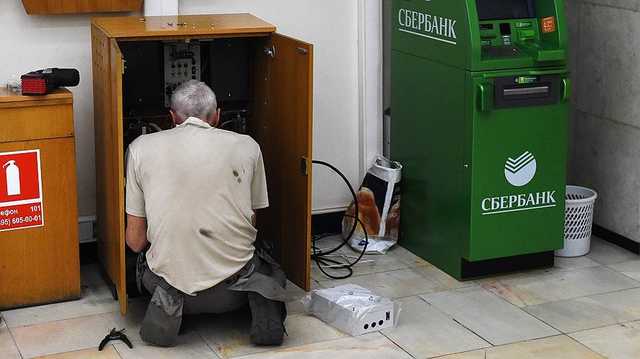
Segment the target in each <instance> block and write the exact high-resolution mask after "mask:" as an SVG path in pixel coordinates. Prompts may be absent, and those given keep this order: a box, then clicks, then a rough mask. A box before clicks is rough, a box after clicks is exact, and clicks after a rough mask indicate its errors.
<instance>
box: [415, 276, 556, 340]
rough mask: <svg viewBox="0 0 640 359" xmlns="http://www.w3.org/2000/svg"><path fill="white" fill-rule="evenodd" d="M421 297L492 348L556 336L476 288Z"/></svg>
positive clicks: (490, 294) (519, 312) (531, 319)
mask: <svg viewBox="0 0 640 359" xmlns="http://www.w3.org/2000/svg"><path fill="white" fill-rule="evenodd" d="M421 297H422V298H424V299H425V300H426V301H427V302H428V303H430V304H432V305H433V306H435V307H436V308H438V309H439V310H441V311H443V312H444V313H446V314H448V315H449V316H451V317H453V318H454V319H455V320H456V321H458V322H460V323H461V324H462V325H464V326H465V327H466V328H468V329H469V330H471V331H473V332H474V333H476V334H477V335H479V336H480V337H482V338H483V339H484V340H486V341H488V342H490V343H491V344H493V345H501V344H507V343H513V342H517V341H521V340H529V339H537V338H542V337H547V336H552V335H556V334H558V332H557V331H556V330H555V329H553V328H551V327H549V326H548V325H546V324H544V323H543V322H541V321H539V320H538V319H535V318H534V317H532V316H531V315H529V314H527V313H525V312H524V311H522V310H521V309H519V308H517V307H515V306H514V305H512V304H510V303H508V302H507V301H505V300H503V299H502V298H499V297H498V296H496V295H494V294H493V293H490V292H488V291H486V290H484V289H482V288H480V287H471V288H462V289H458V290H453V291H448V292H441V293H433V294H428V295H422V296H421Z"/></svg>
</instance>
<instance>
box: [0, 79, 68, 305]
mask: <svg viewBox="0 0 640 359" xmlns="http://www.w3.org/2000/svg"><path fill="white" fill-rule="evenodd" d="M0 126H2V130H0V159H1V160H0V162H2V163H0V176H2V178H0V309H8V308H15V307H21V306H27V305H35V304H44V303H50V302H57V301H62V300H70V299H75V298H78V297H79V296H80V264H79V253H78V210H77V194H76V165H75V141H74V131H73V97H72V95H71V93H70V92H69V91H68V90H65V89H61V90H57V91H55V92H54V93H52V94H50V95H47V96H35V97H34V96H30V97H27V96H21V95H17V94H14V93H11V92H7V91H6V90H4V89H0ZM25 151H26V152H30V153H34V152H36V151H37V153H38V155H34V161H35V162H34V163H36V164H35V165H34V166H35V167H34V168H39V171H38V170H35V171H33V170H31V171H30V170H29V168H28V167H27V166H25V165H24V163H25V162H20V161H18V165H17V166H16V167H17V169H16V172H18V174H19V175H18V176H16V177H14V179H15V178H17V180H16V182H17V183H19V184H20V186H19V187H20V189H19V190H17V191H15V192H13V191H11V192H12V193H9V192H10V190H9V187H10V186H9V185H8V184H7V183H9V181H10V180H9V172H8V171H7V166H6V162H9V161H11V160H17V159H18V157H17V156H18V155H24V154H25ZM38 157H39V159H38ZM38 172H39V177H40V179H41V181H38ZM38 182H40V184H39V186H40V188H39V191H38V189H36V192H35V193H36V195H35V197H34V196H33V195H32V194H27V191H29V189H28V187H29V186H30V185H29V183H32V184H34V183H36V186H37V185H38V184H37V183H38ZM36 197H40V199H39V200H38V199H36V200H34V198H36ZM6 199H9V200H8V201H7V200H6ZM25 206H27V208H25ZM36 206H41V207H38V208H37V209H34V207H36ZM14 211H16V212H18V213H16V215H15V216H12V215H11V212H14ZM35 213H37V215H38V216H41V217H38V218H37V220H36V221H33V223H28V224H25V221H32V220H34V219H35V218H34V217H35V216H36V214H35ZM27 217H28V218H27ZM40 220H42V221H41V223H40ZM6 221H10V222H11V223H7V222H6ZM21 226H22V227H24V228H21V229H16V228H18V227H21ZM8 227H12V230H8V229H9V228H8Z"/></svg>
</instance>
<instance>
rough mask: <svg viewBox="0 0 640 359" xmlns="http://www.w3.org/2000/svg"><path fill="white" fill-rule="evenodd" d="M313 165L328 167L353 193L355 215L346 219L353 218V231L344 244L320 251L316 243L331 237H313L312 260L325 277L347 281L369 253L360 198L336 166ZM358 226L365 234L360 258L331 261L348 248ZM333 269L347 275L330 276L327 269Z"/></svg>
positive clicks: (316, 161) (320, 162)
mask: <svg viewBox="0 0 640 359" xmlns="http://www.w3.org/2000/svg"><path fill="white" fill-rule="evenodd" d="M312 163H314V164H317V165H321V166H325V167H328V168H329V169H331V170H332V171H333V172H335V173H337V174H338V176H340V178H342V180H343V181H344V183H345V184H346V185H347V187H348V188H349V191H350V192H351V196H353V203H354V208H355V211H354V212H355V213H354V214H353V215H348V214H345V217H350V218H353V219H354V221H353V226H352V227H351V230H350V231H349V234H348V235H347V236H346V237H342V243H340V245H339V246H337V247H335V248H332V249H330V250H326V251H324V250H320V249H319V248H318V246H317V245H316V242H317V241H318V240H320V239H322V238H326V237H328V236H330V235H331V234H329V235H326V234H325V235H321V236H314V237H313V246H312V249H313V254H312V255H311V259H313V260H314V261H315V262H316V264H317V265H318V269H320V271H321V272H322V274H324V275H325V276H327V277H328V278H331V279H346V278H349V277H351V276H352V275H353V267H354V266H355V265H356V264H358V262H360V260H361V259H362V257H364V255H365V253H366V252H367V246H368V245H369V235H368V234H367V230H366V229H365V226H364V223H362V221H361V220H360V217H359V209H358V196H357V194H356V191H355V190H354V189H353V186H351V183H349V180H348V179H347V177H346V176H345V175H344V174H343V173H342V172H341V171H340V170H339V169H337V168H336V167H335V166H333V165H332V164H330V163H328V162H324V161H318V160H313V161H312ZM358 224H360V225H361V227H362V231H363V232H364V247H363V248H362V252H361V253H360V255H359V256H358V258H357V259H356V260H355V261H354V262H352V263H350V262H349V261H347V263H342V262H340V261H337V260H335V259H331V258H328V257H329V256H330V255H331V254H333V253H335V252H337V251H339V250H340V249H342V247H344V246H346V245H348V244H349V240H350V239H351V238H352V237H353V235H354V233H355V232H356V229H357V228H358ZM323 266H324V267H326V268H331V270H333V271H340V270H346V271H347V273H346V274H344V275H334V274H330V273H328V272H327V271H326V268H323Z"/></svg>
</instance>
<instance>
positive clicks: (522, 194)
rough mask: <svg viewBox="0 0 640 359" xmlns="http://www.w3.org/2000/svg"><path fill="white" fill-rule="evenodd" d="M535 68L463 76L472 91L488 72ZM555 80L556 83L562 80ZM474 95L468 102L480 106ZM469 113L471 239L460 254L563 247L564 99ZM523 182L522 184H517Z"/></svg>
mask: <svg viewBox="0 0 640 359" xmlns="http://www.w3.org/2000/svg"><path fill="white" fill-rule="evenodd" d="M539 73H540V72H538V71H518V72H504V71H503V72H494V73H482V74H471V73H469V75H468V76H469V80H468V81H470V82H471V86H472V88H473V89H475V90H476V94H477V95H476V96H479V95H478V92H477V91H479V88H480V86H481V85H482V84H486V83H490V81H491V80H492V79H495V78H502V77H513V76H532V75H534V74H539ZM545 73H546V74H552V75H559V76H560V79H563V78H565V77H566V76H567V74H566V71H565V70H564V69H559V70H557V71H546V72H545ZM534 77H535V76H534ZM558 85H559V86H560V88H558V89H557V90H559V91H561V90H562V83H561V82H560V83H559V84H558ZM477 98H478V97H476V99H477ZM478 102H479V101H476V103H475V104H474V103H471V104H468V106H470V107H472V108H473V107H474V106H475V107H476V108H479V107H480V104H479V103H478ZM473 114H474V116H473V157H472V161H471V163H472V167H473V170H472V177H473V179H474V180H473V183H472V190H471V192H472V198H471V232H470V238H469V240H470V242H469V243H470V244H469V249H468V252H467V253H465V254H466V255H465V258H466V259H467V260H469V261H479V260H487V259H495V258H501V257H510V256H516V255H522V254H530V253H538V252H545V251H552V250H556V249H560V248H562V245H563V238H564V196H565V180H566V161H567V135H568V134H567V132H568V118H569V106H568V102H567V100H566V99H565V100H561V101H560V103H556V104H553V105H546V106H528V107H514V108H506V109H495V108H491V107H490V108H487V109H486V111H474V112H473ZM508 161H511V162H510V163H511V166H509V164H508V163H507V162H508ZM507 167H510V168H507ZM510 170H515V171H513V172H512V171H510ZM507 176H509V178H510V179H512V181H514V182H515V183H516V184H512V183H510V182H509V180H508V179H507ZM529 176H532V177H531V179H530V182H529V181H528V180H529V178H528V177H529ZM518 181H520V182H518ZM524 182H527V184H524V185H521V184H522V183H524Z"/></svg>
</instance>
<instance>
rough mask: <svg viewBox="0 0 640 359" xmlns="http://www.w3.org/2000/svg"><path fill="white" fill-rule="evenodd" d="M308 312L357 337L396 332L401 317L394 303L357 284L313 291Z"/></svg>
mask: <svg viewBox="0 0 640 359" xmlns="http://www.w3.org/2000/svg"><path fill="white" fill-rule="evenodd" d="M307 310H308V312H309V313H311V314H313V315H314V316H316V317H318V318H319V319H320V320H322V321H324V322H325V323H327V324H330V325H332V326H334V327H335V328H337V329H340V330H341V331H343V332H345V333H349V334H351V335H353V336H358V335H363V334H367V333H371V332H376V331H379V330H382V329H386V328H392V327H393V326H394V323H395V322H396V314H397V313H396V310H395V305H394V303H393V302H392V301H391V300H389V299H387V298H384V297H380V296H377V295H375V294H373V293H372V292H371V291H370V290H368V289H366V288H363V287H360V286H357V285H354V284H347V285H343V286H339V287H335V288H329V289H321V290H316V291H313V292H312V293H311V296H310V298H309V299H308V302H307Z"/></svg>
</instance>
